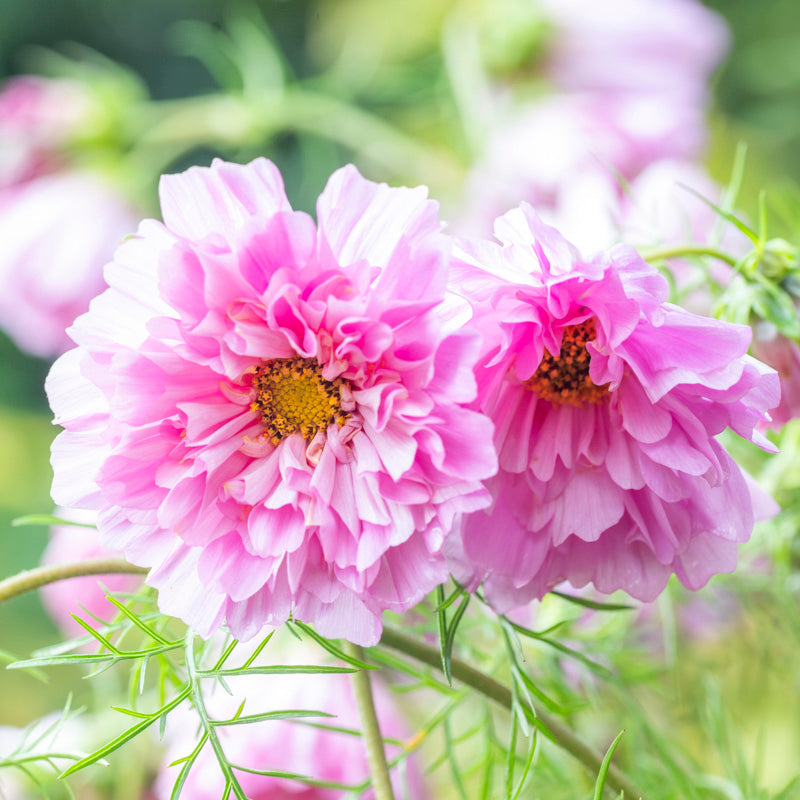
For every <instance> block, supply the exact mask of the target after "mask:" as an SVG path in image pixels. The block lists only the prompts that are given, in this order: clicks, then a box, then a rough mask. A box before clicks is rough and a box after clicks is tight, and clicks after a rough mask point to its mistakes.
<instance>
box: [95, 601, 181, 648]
mask: <svg viewBox="0 0 800 800" xmlns="http://www.w3.org/2000/svg"><path fill="white" fill-rule="evenodd" d="M106 600H108V602H109V603H111V604H112V605H114V606H116V607H117V608H118V609H119V610H120V612H122V614H124V615H125V616H126V617H127V618H128V619H129V620H130V621H131V622H132V623H133V624H134V625H135V626H136V627H137V628H138V629H139V630H140V631H142V632H144V633H146V634H147V635H148V636H149V637H150V638H151V639H154V640H155V641H157V642H158V643H159V644H163V645H168V646H175V647H177V646H178V645H180V644H181V642H175V641H172V642H171V641H169V640H167V639H165V638H164V637H163V636H162V635H161V634H160V633H156V631H154V630H153V629H152V628H151V627H150V626H149V625H147V624H146V623H145V622H144V621H143V620H141V619H140V618H139V617H138V616H137V615H136V614H134V613H133V611H131V610H130V609H129V608H128V607H127V606H125V605H123V604H122V603H120V602H119V600H117V599H116V598H115V597H114V595H113V594H109V595H106Z"/></svg>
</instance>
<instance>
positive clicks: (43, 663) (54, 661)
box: [6, 645, 177, 669]
mask: <svg viewBox="0 0 800 800" xmlns="http://www.w3.org/2000/svg"><path fill="white" fill-rule="evenodd" d="M176 647H177V645H171V646H169V647H167V646H162V647H154V648H153V649H152V650H131V651H128V652H124V653H119V652H118V653H86V654H82V653H72V654H69V655H63V656H52V657H51V658H47V657H45V658H30V659H27V660H26V661H16V662H14V663H13V664H9V665H8V666H7V667H6V669H28V668H29V667H51V666H60V665H62V664H100V663H104V662H110V665H111V666H113V665H114V664H116V663H117V662H119V661H130V660H132V659H137V658H144V657H145V656H148V657H149V656H154V655H159V654H161V653H166V652H168V651H170V650H174V649H175V648H176Z"/></svg>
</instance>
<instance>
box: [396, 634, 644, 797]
mask: <svg viewBox="0 0 800 800" xmlns="http://www.w3.org/2000/svg"><path fill="white" fill-rule="evenodd" d="M381 644H383V645H386V646H387V647H390V648H391V649H393V650H397V651H398V652H400V653H404V654H406V655H408V656H410V657H411V658H413V659H415V660H417V661H421V662H423V663H424V664H428V666H431V667H433V668H434V669H438V670H439V671H442V658H441V654H440V652H439V650H438V648H436V647H431V646H430V645H428V644H425V643H424V642H420V641H419V640H417V639H414V638H412V637H410V636H407V635H406V634H404V633H403V632H402V631H399V630H397V629H395V628H392V627H391V626H389V625H384V626H383V636H382V637H381ZM451 671H452V675H453V678H455V679H456V680H459V681H461V682H462V683H465V684H466V685H467V686H470V687H472V688H473V689H475V690H476V691H478V692H480V693H481V694H482V695H483V696H484V697H488V698H489V699H490V700H494V702H495V703H497V704H498V705H501V706H503V707H504V708H506V709H508V710H509V711H510V710H511V707H512V696H511V690H510V689H509V688H508V687H507V686H504V685H503V684H502V683H499V682H498V681H496V680H495V679H494V678H491V677H489V676H488V675H485V674H484V673H483V672H480V671H479V670H477V669H475V668H474V667H471V666H470V665H469V664H466V663H465V662H463V661H460V660H459V659H457V658H453V659H452V661H451ZM536 719H537V720H538V721H539V722H540V723H541V724H542V726H543V727H545V728H546V729H547V731H548V732H549V733H550V734H551V736H552V738H553V739H554V740H555V741H556V742H557V743H558V745H559V746H561V747H562V748H563V749H564V750H566V751H567V752H568V753H570V754H571V755H573V756H574V757H575V758H576V759H578V761H580V762H581V763H582V764H583V765H584V766H585V767H586V768H587V769H588V770H589V772H590V773H591V774H592V775H597V772H598V771H599V770H600V767H601V765H602V764H603V754H602V753H598V752H597V751H595V750H594V748H592V747H591V746H590V745H588V744H587V743H586V742H584V741H583V740H582V739H581V738H580V737H579V736H577V735H576V734H575V733H574V732H573V731H572V730H571V729H570V728H568V727H567V726H566V725H564V723H563V722H561V721H560V720H558V719H556V717H554V716H552V715H551V714H549V713H548V712H546V711H544V710H541V709H537V710H536ZM532 722H534V723H535V722H536V720H532ZM607 783H608V785H609V786H610V787H611V788H612V789H613V790H614V791H616V792H620V791H623V792H625V798H626V800H637V798H642V797H643V795H642V793H641V792H640V791H639V790H638V789H637V788H636V787H635V786H634V785H633V783H632V782H631V780H630V778H628V776H627V775H625V773H623V772H622V771H621V770H620V769H619V768H618V767H617V766H616V765H614V764H611V766H610V767H609V769H608V777H607Z"/></svg>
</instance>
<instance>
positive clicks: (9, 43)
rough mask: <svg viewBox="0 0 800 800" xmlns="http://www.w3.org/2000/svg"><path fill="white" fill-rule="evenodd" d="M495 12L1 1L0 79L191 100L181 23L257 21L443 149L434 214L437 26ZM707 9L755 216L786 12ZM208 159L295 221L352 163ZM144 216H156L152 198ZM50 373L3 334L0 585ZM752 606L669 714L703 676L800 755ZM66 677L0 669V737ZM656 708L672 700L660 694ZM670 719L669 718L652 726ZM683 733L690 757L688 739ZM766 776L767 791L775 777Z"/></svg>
mask: <svg viewBox="0 0 800 800" xmlns="http://www.w3.org/2000/svg"><path fill="white" fill-rule="evenodd" d="M492 2H493V0H483V2H480V0H474V2H463V1H462V2H459V3H456V2H454V0H451V1H449V2H448V1H447V0H425V2H421V0H412V1H411V2H401V0H324V1H323V0H318V1H317V2H311V0H261V2H252V3H250V4H247V5H244V4H231V3H223V2H211V1H210V0H136V2H112V0H0V77H2V76H8V75H12V74H17V73H22V72H26V71H30V70H35V69H36V67H37V65H40V64H41V63H42V58H43V56H42V50H41V49H40V48H56V49H61V50H63V51H66V52H70V53H75V52H78V51H77V50H76V48H75V45H74V44H71V45H67V46H66V47H65V45H64V43H65V42H71V43H79V44H80V45H83V46H85V47H88V48H91V49H93V50H95V51H97V52H98V53H101V54H102V55H104V56H106V57H108V58H110V59H113V60H115V61H118V62H119V63H121V64H122V65H124V66H126V67H128V68H130V69H131V70H132V71H133V72H135V73H136V74H138V75H139V76H140V77H141V79H142V80H143V81H144V83H145V84H146V87H147V90H148V91H149V93H150V94H151V96H152V97H153V98H156V99H169V98H181V97H186V96H192V95H197V94H202V93H204V92H209V91H213V90H215V89H216V88H217V87H218V85H219V82H220V80H224V78H225V75H226V67H225V64H224V63H219V64H217V65H216V70H214V69H213V67H214V65H211V66H212V70H211V71H210V70H209V69H208V65H204V64H203V63H201V62H200V61H199V60H198V59H197V58H194V57H192V55H191V54H190V52H191V51H192V50H193V44H192V43H193V41H194V39H193V38H192V37H193V35H194V33H196V32H197V31H198V30H200V28H198V27H197V26H192V25H188V26H187V24H186V21H187V20H189V21H194V22H195V23H206V24H208V25H210V26H212V29H214V30H222V29H223V28H224V27H225V26H226V25H227V24H228V23H229V20H230V19H231V15H232V14H233V15H234V16H235V15H239V17H240V18H248V19H256V18H257V17H259V16H260V17H261V18H262V19H263V20H264V21H265V22H266V28H267V29H268V31H269V32H270V33H271V36H272V37H273V38H274V40H275V42H276V43H277V45H278V47H279V49H280V51H281V52H282V53H283V54H284V56H285V58H286V60H287V65H286V68H287V69H288V70H291V71H292V72H293V73H294V75H295V76H296V77H297V78H299V79H301V80H305V81H307V82H308V84H309V85H311V86H319V87H323V88H325V89H327V90H330V91H334V90H335V91H336V92H337V93H338V94H339V96H341V97H345V98H347V99H349V100H350V101H352V102H354V103H355V104H357V105H358V106H359V107H360V108H363V109H366V110H368V111H371V112H373V113H374V114H376V115H378V116H379V117H380V118H382V119H386V120H389V121H390V122H391V123H392V124H393V125H395V126H396V128H397V129H398V130H399V131H401V132H403V133H404V134H405V135H408V136H410V137H413V138H414V139H416V140H417V141H421V142H423V143H424V145H425V147H428V148H430V151H431V152H434V153H436V152H440V151H443V152H446V153H448V158H450V159H452V164H451V163H449V162H448V163H447V164H445V166H444V167H443V169H442V174H441V175H440V176H439V183H438V184H437V185H435V186H434V194H436V193H437V191H438V192H441V193H442V194H443V195H444V200H445V208H447V205H446V204H447V200H448V193H450V199H452V197H454V196H456V195H457V192H458V189H459V180H460V178H461V177H463V173H464V172H465V170H466V168H467V166H468V152H469V149H468V146H467V143H466V141H465V137H464V134H463V132H462V131H461V129H460V127H459V122H458V118H457V113H456V108H455V104H454V101H453V98H452V96H451V93H450V89H449V87H448V85H447V81H446V80H444V79H443V78H442V75H443V70H442V56H441V51H440V46H439V45H440V39H441V34H442V24H443V21H444V20H445V19H447V18H448V16H449V15H450V14H452V13H453V12H454V9H456V7H459V8H470V9H471V13H475V14H479V13H481V12H480V10H479V7H481V6H483V7H484V11H485V9H486V8H490V7H491V3H492ZM708 5H709V6H710V7H712V8H715V9H716V10H717V11H718V12H719V13H721V14H722V15H723V16H724V17H725V18H726V19H727V20H728V22H729V24H730V26H731V29H732V31H733V36H734V47H733V49H732V51H731V54H730V56H729V58H728V60H727V61H726V63H725V64H724V66H723V68H722V69H721V71H720V72H719V74H718V76H717V78H716V81H715V93H714V96H715V106H714V108H713V109H712V111H711V129H712V138H711V146H710V148H709V153H708V162H709V168H710V170H711V172H712V174H713V175H714V176H715V177H717V178H718V179H720V180H722V181H724V180H726V179H727V177H728V174H729V171H730V165H731V161H732V156H733V153H734V151H735V148H736V145H737V143H738V142H739V141H741V140H744V141H746V142H748V144H749V157H748V166H747V171H746V176H745V183H744V189H743V198H744V201H743V204H744V206H745V208H746V209H748V210H751V211H752V209H753V208H754V207H755V203H754V200H753V199H752V198H754V197H755V194H756V192H757V190H758V189H760V188H764V187H767V188H769V189H772V190H774V191H776V192H778V193H780V191H782V190H787V191H794V190H793V189H791V188H790V187H791V186H793V182H794V181H798V180H800V158H799V157H798V154H800V3H798V2H797V0H762V2H760V3H754V2H752V0H709V2H708ZM476 9H478V10H476ZM193 32H194V33H193ZM359 59H361V61H359ZM359 64H361V68H360V69H359V68H358V65H359ZM212 71H213V72H214V73H215V74H212ZM217 152H219V153H220V154H221V155H225V156H226V157H231V158H238V159H240V160H243V159H245V158H250V157H253V156H255V155H257V154H264V155H267V156H269V157H270V158H272V159H273V160H275V161H276V162H277V163H278V165H279V167H280V168H281V170H282V171H283V173H284V175H285V177H286V183H287V189H288V190H289V196H290V199H292V200H293V202H294V203H295V205H296V206H298V207H300V208H305V209H308V210H311V209H312V206H313V198H314V197H316V195H317V194H318V192H319V190H320V189H321V187H322V185H323V184H324V181H325V179H326V177H327V175H328V174H330V172H331V171H333V170H334V169H335V168H337V167H338V166H340V165H341V164H343V163H345V162H347V161H350V160H352V159H353V158H356V160H359V159H360V158H361V157H362V156H363V154H361V153H357V152H354V151H353V150H352V149H350V148H349V147H348V146H347V145H346V144H345V143H342V142H339V143H333V142H332V141H331V139H330V138H328V137H323V136H315V135H314V134H313V133H304V134H297V133H291V134H285V133H281V134H278V135H276V136H273V137H270V138H269V139H268V140H265V141H263V142H260V143H253V144H252V145H251V146H246V147H244V148H240V149H239V150H237V151H235V152H231V151H230V150H225V149H220V150H219V151H217V149H216V148H215V147H213V146H198V147H197V148H195V149H194V150H192V151H191V152H188V153H185V154H182V155H181V157H180V158H179V159H177V160H176V161H175V162H174V163H172V164H171V165H170V169H173V170H178V169H181V168H183V167H185V166H187V165H188V164H190V163H207V162H208V161H209V159H210V158H211V157H212V156H213V155H215V154H216V153H217ZM364 168H365V170H366V171H367V173H368V174H370V170H371V171H372V174H371V175H370V176H371V177H374V178H378V179H393V178H398V179H404V180H410V181H413V180H414V178H415V176H414V175H398V174H392V173H391V170H390V171H389V174H378V173H377V172H376V167H375V166H374V164H373V163H372V162H369V161H368V162H367V163H366V164H365V165H364ZM748 197H750V199H749V200H748V199H747V198H748ZM145 205H149V207H150V208H151V210H152V211H153V213H155V209H156V204H155V186H154V185H153V186H151V187H150V195H149V197H147V198H145ZM783 232H784V233H785V231H783ZM790 233H791V232H790ZM795 238H796V237H795ZM0 246H2V243H0ZM47 369H48V364H47V363H46V362H44V361H41V360H37V359H34V358H31V357H29V356H27V355H24V354H22V353H21V352H19V351H18V350H17V349H16V348H15V347H14V345H13V344H11V343H10V342H9V341H8V340H7V339H6V338H4V337H2V335H0V577H4V576H6V575H10V574H13V573H15V572H17V571H18V570H21V569H25V568H29V567H33V566H35V565H36V564H37V563H38V560H39V556H40V553H41V551H42V549H43V547H44V544H45V541H46V536H47V531H46V530H45V529H44V528H41V527H35V526H32V527H18V528H12V527H11V526H10V522H11V520H12V519H14V518H15V517H17V516H20V515H23V514H29V513H49V512H50V511H51V510H52V507H51V501H50V499H49V482H50V470H49V465H48V446H49V442H50V440H51V439H52V437H53V435H54V434H55V431H54V429H53V428H52V426H51V425H50V422H49V412H48V409H47V403H46V400H45V398H44V393H43V389H42V386H43V381H44V377H45V375H46V372H47ZM787 596H788V595H787ZM750 597H751V599H753V605H752V610H753V612H752V613H753V616H751V617H748V618H747V619H746V620H744V622H743V624H742V626H741V628H740V629H738V630H737V632H736V636H735V637H733V638H731V639H728V640H726V641H724V643H722V644H719V643H716V644H715V643H712V644H711V645H705V646H703V647H701V648H699V649H696V650H695V651H694V655H695V658H694V660H693V661H691V662H690V663H688V664H687V666H686V667H685V668H684V669H683V671H682V672H681V673H675V674H674V675H673V676H672V677H671V678H670V679H669V681H667V683H668V684H670V685H672V686H673V688H674V689H676V691H677V693H678V696H680V697H681V698H682V705H681V706H680V709H681V711H680V713H681V714H684V715H685V717H686V720H689V721H690V722H691V717H692V714H693V713H695V712H697V713H700V710H702V709H700V706H703V708H705V707H706V706H704V705H703V704H704V703H706V702H707V701H708V697H709V695H708V693H707V692H705V689H704V687H703V686H699V685H698V684H699V683H701V682H702V676H703V674H705V673H708V672H710V673H711V674H714V675H716V676H717V679H718V680H719V681H720V682H721V684H722V685H723V693H724V696H725V697H728V698H731V697H739V698H740V700H741V702H739V703H738V705H736V704H733V703H728V704H727V705H726V704H725V703H723V705H726V707H725V709H724V714H727V715H729V717H728V716H724V714H723V712H722V711H720V712H719V713H720V714H723V716H722V717H720V718H719V719H716V718H715V719H712V723H714V724H720V725H724V724H727V722H725V720H728V719H729V718H730V719H731V720H733V721H734V722H735V723H736V724H739V725H741V726H742V727H743V728H745V727H746V725H747V720H748V719H749V715H750V714H751V713H756V712H757V711H758V712H764V713H765V714H766V715H767V716H766V717H765V718H767V719H769V720H770V725H771V726H772V729H773V730H774V731H777V732H778V736H777V738H775V737H773V738H772V739H771V740H770V741H774V742H784V743H785V744H786V746H787V747H789V748H791V747H792V746H793V745H796V744H797V743H798V742H800V722H798V720H800V709H799V708H798V702H797V694H798V686H800V676H798V674H797V670H796V669H795V668H794V663H793V661H794V658H796V654H797V652H798V649H797V643H798V639H797V638H796V637H797V635H798V631H797V630H796V625H794V624H793V623H792V622H791V620H788V619H786V620H784V619H782V618H781V614H783V613H787V614H789V615H791V613H792V612H790V611H788V607H785V606H784V607H779V606H776V605H774V604H771V603H770V602H766V601H765V600H764V598H763V594H759V593H758V592H755V591H754V592H752V593H751V595H750ZM795 616H796V612H795ZM784 623H785V624H784ZM787 626H788V627H787ZM0 632H2V638H1V639H0V649H3V650H7V651H11V652H13V653H14V654H15V655H18V656H23V655H26V654H28V653H29V652H30V651H31V650H32V649H34V648H36V647H38V646H42V645H45V644H48V643H51V642H53V641H55V640H56V639H57V636H58V634H57V632H56V630H55V628H54V627H53V625H52V623H51V622H50V621H49V619H48V618H47V617H46V615H45V614H44V612H43V610H42V607H41V604H40V602H39V599H38V597H37V596H36V595H28V596H26V597H23V598H19V599H16V600H14V601H13V602H10V603H7V604H5V605H4V606H0ZM793 656H794V658H793ZM754 675H757V676H760V677H759V680H762V681H763V691H761V692H756V691H754V689H753V681H754V677H753V676H754ZM75 677H76V676H75V675H74V674H71V673H69V672H68V671H63V672H58V673H55V672H53V673H51V675H50V682H49V683H46V684H45V683H39V682H35V681H34V680H33V679H32V678H30V677H29V676H27V675H24V674H21V673H9V672H4V671H0V724H15V725H22V724H25V723H27V722H29V721H30V720H31V719H32V718H34V717H36V716H39V715H40V714H42V713H44V712H45V711H47V710H50V709H53V708H59V707H61V705H62V704H63V700H64V696H65V693H66V689H67V687H68V686H69V687H70V688H72V689H73V691H76V692H77V693H78V700H79V701H80V699H81V695H82V694H83V693H85V691H86V687H85V684H80V683H79V682H76V681H75V680H74V678H75ZM746 694H747V695H748V697H746V698H745V695H746ZM656 695H657V697H656V700H654V701H653V702H656V703H657V700H658V692H656ZM606 702H607V703H609V705H610V707H611V708H612V709H613V708H616V709H617V711H619V709H624V708H625V706H626V702H627V700H626V699H625V698H617V699H616V700H610V701H609V700H608V698H606ZM660 702H661V703H662V705H664V706H669V704H670V703H669V700H665V699H664V696H661V700H660ZM692 709H693V711H692ZM673 711H674V709H669V708H666V709H660V711H659V713H662V712H663V713H664V714H665V715H668V714H669V713H670V712H673ZM620 713H621V712H620ZM704 713H705V712H704ZM720 719H721V720H722V721H720ZM686 730H688V731H689V733H687V734H686V736H687V738H688V740H689V742H690V743H691V740H692V737H693V736H695V735H699V734H696V732H695V733H692V732H691V731H692V728H691V727H688V728H687V729H686ZM750 744H752V743H748V747H749V746H750ZM700 746H701V745H698V747H700ZM758 746H759V745H758V744H757V743H755V744H752V747H753V748H757V747H758ZM770 752H771V753H772V759H773V760H775V759H778V760H779V761H782V762H783V763H784V764H785V762H786V760H787V759H788V760H791V758H792V756H791V752H794V753H795V754H796V753H797V750H794V751H791V749H790V751H789V753H784V752H781V751H780V748H778V749H777V750H776V749H775V748H774V747H773V749H772V750H771V751H770ZM715 758H716V759H717V761H719V760H720V757H716V756H715V757H713V758H711V761H712V763H713V761H714V759H715ZM722 760H723V761H724V757H723V758H722ZM721 766H722V767H724V764H722V765H721ZM795 766H796V765H795ZM778 772H779V773H780V777H781V778H782V777H783V772H784V771H783V770H780V769H779V770H778ZM777 780H778V778H776V781H777Z"/></svg>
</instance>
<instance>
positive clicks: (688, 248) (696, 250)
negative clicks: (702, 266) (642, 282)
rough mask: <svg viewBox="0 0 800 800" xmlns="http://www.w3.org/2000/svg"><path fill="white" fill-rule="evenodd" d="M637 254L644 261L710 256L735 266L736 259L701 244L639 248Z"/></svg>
mask: <svg viewBox="0 0 800 800" xmlns="http://www.w3.org/2000/svg"><path fill="white" fill-rule="evenodd" d="M639 254H640V255H641V256H642V258H643V259H644V260H645V261H665V260H666V259H668V258H685V257H686V256H711V257H712V258H716V259H719V260H720V261H724V262H725V263H726V264H730V265H731V266H732V267H735V266H736V264H737V263H738V260H737V259H735V258H734V257H733V256H731V255H729V254H728V253H725V252H724V251H722V250H718V249H717V248H716V247H708V246H706V245H702V244H680V245H675V246H674V247H656V248H641V249H640V250H639Z"/></svg>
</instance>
